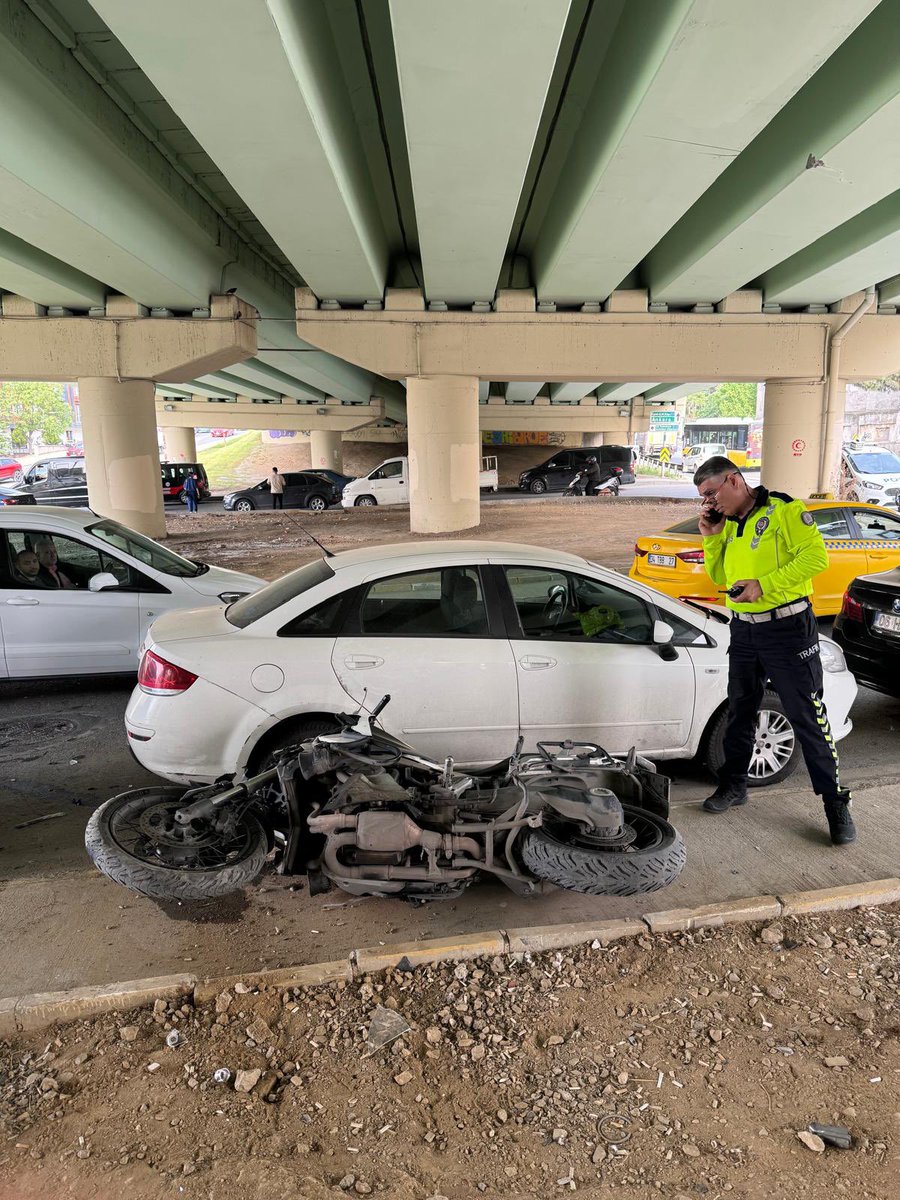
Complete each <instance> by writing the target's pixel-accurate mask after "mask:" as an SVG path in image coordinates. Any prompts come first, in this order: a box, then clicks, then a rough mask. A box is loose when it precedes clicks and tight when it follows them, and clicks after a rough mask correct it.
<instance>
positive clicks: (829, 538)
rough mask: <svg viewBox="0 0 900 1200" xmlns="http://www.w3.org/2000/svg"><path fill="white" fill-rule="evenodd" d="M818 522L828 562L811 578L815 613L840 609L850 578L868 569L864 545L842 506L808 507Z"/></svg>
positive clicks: (823, 614) (820, 613)
mask: <svg viewBox="0 0 900 1200" xmlns="http://www.w3.org/2000/svg"><path fill="white" fill-rule="evenodd" d="M810 512H811V514H812V519H813V521H814V522H815V523H816V525H817V526H818V529H819V532H820V533H821V535H822V539H823V540H824V542H825V549H826V550H827V551H828V566H827V567H826V568H825V570H824V571H821V572H820V573H819V574H818V575H816V577H815V578H814V579H813V608H814V609H815V612H816V615H817V616H826V615H828V614H830V613H836V612H839V611H840V607H841V600H842V598H843V595H844V592H845V591H846V589H847V585H848V584H849V582H850V580H851V579H855V578H856V576H857V575H864V574H865V573H866V571H867V570H868V563H867V559H866V551H865V546H864V545H863V544H862V542H861V540H860V537H859V533H858V531H857V530H856V528H855V527H854V526H853V525H852V524H851V518H850V517H849V516H848V512H849V510H848V509H846V508H845V507H843V506H835V507H834V508H812V509H810Z"/></svg>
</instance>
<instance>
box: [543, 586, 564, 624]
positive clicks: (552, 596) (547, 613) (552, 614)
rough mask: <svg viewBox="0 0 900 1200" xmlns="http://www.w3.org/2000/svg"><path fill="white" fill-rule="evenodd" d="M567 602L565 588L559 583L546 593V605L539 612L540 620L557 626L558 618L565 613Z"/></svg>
mask: <svg viewBox="0 0 900 1200" xmlns="http://www.w3.org/2000/svg"><path fill="white" fill-rule="evenodd" d="M567 601H568V596H567V593H566V589H565V586H564V585H563V584H561V583H557V584H554V586H553V587H551V588H550V590H549V591H548V592H547V603H546V604H545V605H544V607H543V609H542V610H541V618H542V619H543V620H544V621H547V622H550V623H552V624H553V625H558V624H559V622H560V618H561V617H562V615H563V613H564V612H565V611H566V605H567Z"/></svg>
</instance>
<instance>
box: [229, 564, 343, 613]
mask: <svg viewBox="0 0 900 1200" xmlns="http://www.w3.org/2000/svg"><path fill="white" fill-rule="evenodd" d="M333 577H334V571H332V569H331V567H329V565H328V563H327V562H326V561H325V559H324V558H320V559H318V560H317V561H316V562H311V563H307V564H306V566H305V567H298V568H297V570H296V571H291V572H290V574H288V575H282V576H281V578H280V579H276V580H275V581H274V582H273V583H270V584H268V585H267V586H266V587H264V588H261V589H260V591H258V592H253V593H252V595H250V596H244V597H243V598H242V599H241V600H236V601H235V602H234V604H229V606H228V607H227V608H226V609H225V617H226V620H227V621H228V622H229V623H230V624H231V625H236V626H237V627H238V629H246V628H247V626H248V625H252V624H253V622H254V621H259V620H260V619H261V618H262V617H266V616H268V615H269V613H270V612H274V611H275V609H276V608H280V607H281V606H282V604H287V602H288V601H289V600H294V599H295V598H296V597H297V596H300V595H302V594H303V592H308V591H309V589H310V588H314V587H315V586H316V585H317V584H320V583H324V582H325V580H326V579H332V578H333Z"/></svg>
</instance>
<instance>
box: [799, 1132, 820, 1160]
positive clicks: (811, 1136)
mask: <svg viewBox="0 0 900 1200" xmlns="http://www.w3.org/2000/svg"><path fill="white" fill-rule="evenodd" d="M797 1137H798V1138H799V1139H800V1141H801V1142H802V1143H803V1145H804V1146H805V1147H806V1148H807V1150H812V1151H813V1153H814V1154H821V1153H822V1151H823V1150H824V1149H825V1143H824V1142H823V1141H822V1139H821V1138H820V1137H819V1136H818V1135H817V1134H815V1133H809V1132H808V1131H807V1130H806V1129H800V1130H798V1132H797Z"/></svg>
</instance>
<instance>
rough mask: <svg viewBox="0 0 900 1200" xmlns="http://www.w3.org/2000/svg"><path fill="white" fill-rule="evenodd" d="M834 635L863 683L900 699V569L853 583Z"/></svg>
mask: <svg viewBox="0 0 900 1200" xmlns="http://www.w3.org/2000/svg"><path fill="white" fill-rule="evenodd" d="M833 636H834V640H835V641H836V642H837V643H838V645H839V646H840V647H841V649H842V650H843V651H844V657H845V658H846V659H847V666H848V667H849V668H850V670H851V671H852V672H853V674H854V675H855V676H856V678H857V679H858V680H859V682H860V683H862V684H865V685H866V687H870V688H874V689H875V690H876V691H878V692H887V694H888V695H889V696H900V567H895V568H894V569H893V570H892V571H883V572H881V573H879V574H877V575H860V576H859V577H858V578H857V579H854V580H853V582H852V583H851V584H850V586H849V588H848V589H847V591H846V592H845V593H844V602H843V604H842V606H841V611H840V613H839V614H838V616H837V619H836V620H835V623H834V634H833Z"/></svg>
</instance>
